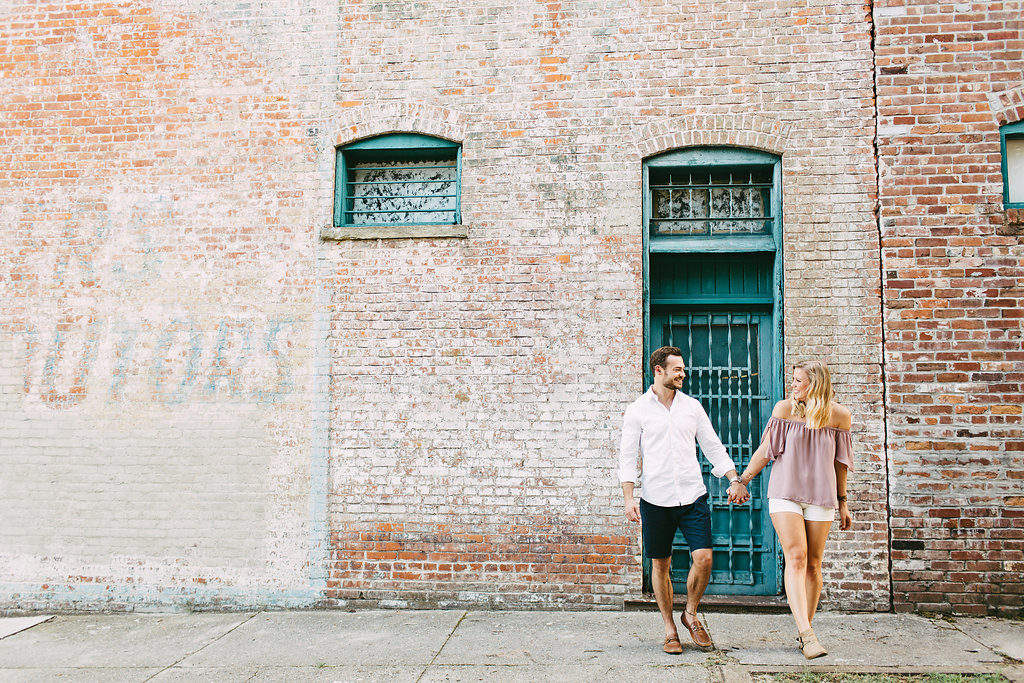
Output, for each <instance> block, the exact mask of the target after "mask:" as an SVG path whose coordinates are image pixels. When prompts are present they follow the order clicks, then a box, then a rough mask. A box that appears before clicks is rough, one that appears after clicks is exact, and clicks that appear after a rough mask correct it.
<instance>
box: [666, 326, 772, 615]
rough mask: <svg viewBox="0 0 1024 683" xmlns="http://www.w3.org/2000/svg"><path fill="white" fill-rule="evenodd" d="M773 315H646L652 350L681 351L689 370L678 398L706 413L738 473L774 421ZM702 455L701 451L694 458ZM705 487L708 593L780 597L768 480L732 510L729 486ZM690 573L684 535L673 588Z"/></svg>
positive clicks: (677, 547) (711, 482)
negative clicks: (711, 557) (708, 511)
mask: <svg viewBox="0 0 1024 683" xmlns="http://www.w3.org/2000/svg"><path fill="white" fill-rule="evenodd" d="M770 330H771V315H770V314H766V313H757V312H721V313H718V312H711V311H707V312H690V313H684V312H679V313H667V314H666V313H662V314H660V315H659V314H656V313H652V315H651V332H652V335H651V337H652V339H651V343H652V348H657V347H658V346H678V347H679V348H680V350H682V351H683V355H684V361H685V362H686V381H685V383H684V385H683V391H684V392H685V393H686V394H688V395H690V396H692V397H694V398H696V399H697V400H699V401H700V402H701V404H702V405H703V406H704V409H705V410H707V412H708V417H710V418H711V423H712V424H713V425H714V426H715V430H716V431H717V432H718V436H719V438H721V440H722V443H723V445H724V446H725V448H726V450H727V451H728V453H729V456H730V457H731V458H732V459H733V460H734V461H735V463H736V468H737V470H738V471H741V472H742V471H743V468H744V467H746V465H747V463H749V462H750V457H751V455H752V454H753V452H754V450H756V449H757V446H758V443H759V441H760V438H761V431H762V429H763V428H764V425H765V424H766V423H767V421H768V418H769V417H770V416H771V410H772V405H773V403H774V401H772V396H771V375H772V373H771V369H770V368H771V361H770V359H771V355H772V353H771V344H770ZM698 452H699V451H698ZM699 457H700V461H701V471H702V472H703V473H704V480H705V483H706V484H707V487H708V493H709V496H708V502H709V505H710V507H711V532H712V538H713V541H714V548H713V550H714V560H713V565H712V570H711V583H710V584H709V586H708V591H707V592H708V593H712V594H714V593H727V594H734V595H736V594H738V595H744V594H747V595H773V594H775V593H778V588H779V584H778V571H777V566H778V559H777V557H778V552H777V547H776V538H775V534H774V531H773V530H772V526H771V520H770V519H769V517H768V510H767V507H768V501H767V499H766V498H765V489H766V486H767V477H766V476H759V477H758V478H757V479H755V480H754V481H753V482H752V483H751V489H750V494H751V498H750V501H749V502H747V503H746V504H743V505H731V504H730V503H729V502H728V500H727V499H726V489H727V488H728V482H726V481H724V480H722V479H718V478H716V477H713V476H711V465H710V463H709V462H708V461H707V460H706V459H704V458H703V455H700V456H699ZM689 568H690V555H689V549H688V548H687V546H686V541H685V539H684V538H683V537H682V534H677V536H676V539H675V543H674V546H673V557H672V582H673V584H675V588H676V590H678V591H679V592H685V590H686V575H687V572H689Z"/></svg>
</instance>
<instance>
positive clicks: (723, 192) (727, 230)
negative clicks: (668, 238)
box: [649, 166, 775, 236]
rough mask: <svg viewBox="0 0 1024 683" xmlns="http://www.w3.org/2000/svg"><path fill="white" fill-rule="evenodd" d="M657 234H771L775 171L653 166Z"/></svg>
mask: <svg viewBox="0 0 1024 683" xmlns="http://www.w3.org/2000/svg"><path fill="white" fill-rule="evenodd" d="M649 187H650V196H651V215H650V219H649V220H650V224H651V232H652V235H706V236H715V235H738V234H739V235H742V234H747V235H749V234H769V233H771V230H772V221H773V220H774V218H775V217H774V216H773V215H772V210H771V209H772V202H771V192H772V187H773V185H772V168H771V167H763V166H762V167H750V166H748V167H743V168H740V167H723V168H716V169H699V168H674V169H673V168H668V169H663V168H652V169H650V178H649Z"/></svg>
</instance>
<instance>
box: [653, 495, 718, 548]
mask: <svg viewBox="0 0 1024 683" xmlns="http://www.w3.org/2000/svg"><path fill="white" fill-rule="evenodd" d="M640 521H641V524H642V527H643V534H644V554H645V555H647V557H650V558H655V559H656V558H662V557H671V556H672V539H673V538H675V535H676V529H678V530H679V531H682V532H683V537H684V538H685V539H686V545H688V546H690V552H691V553H692V552H693V551H694V550H700V549H701V548H710V547H711V509H710V508H708V494H706V493H705V494H704V495H703V496H701V497H700V498H698V499H697V500H695V501H693V502H692V503H690V504H689V505H676V506H675V507H670V508H663V507H661V506H660V505H653V504H652V503H648V502H647V501H646V500H644V499H643V498H641V499H640Z"/></svg>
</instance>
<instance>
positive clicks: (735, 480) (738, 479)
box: [729, 477, 746, 486]
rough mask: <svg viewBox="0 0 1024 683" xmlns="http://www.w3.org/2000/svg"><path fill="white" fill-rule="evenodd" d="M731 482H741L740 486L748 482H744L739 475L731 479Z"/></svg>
mask: <svg viewBox="0 0 1024 683" xmlns="http://www.w3.org/2000/svg"><path fill="white" fill-rule="evenodd" d="M729 482H730V483H732V484H739V485H740V486H746V484H744V483H743V480H742V479H740V478H739V477H732V478H730V479H729Z"/></svg>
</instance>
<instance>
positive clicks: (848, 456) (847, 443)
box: [836, 429, 853, 471]
mask: <svg viewBox="0 0 1024 683" xmlns="http://www.w3.org/2000/svg"><path fill="white" fill-rule="evenodd" d="M836 462H841V463H843V464H844V465H846V468H847V469H848V470H850V471H853V439H851V438H850V432H847V431H845V430H842V429H838V430H836Z"/></svg>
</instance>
